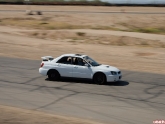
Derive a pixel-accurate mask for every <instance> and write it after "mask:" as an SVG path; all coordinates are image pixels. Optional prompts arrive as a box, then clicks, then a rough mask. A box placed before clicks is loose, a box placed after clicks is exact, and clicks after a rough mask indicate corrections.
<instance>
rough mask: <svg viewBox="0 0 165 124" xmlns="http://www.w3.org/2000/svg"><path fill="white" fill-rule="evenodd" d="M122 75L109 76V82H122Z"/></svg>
mask: <svg viewBox="0 0 165 124" xmlns="http://www.w3.org/2000/svg"><path fill="white" fill-rule="evenodd" d="M121 78H122V75H107V82H116V81H119V80H121Z"/></svg>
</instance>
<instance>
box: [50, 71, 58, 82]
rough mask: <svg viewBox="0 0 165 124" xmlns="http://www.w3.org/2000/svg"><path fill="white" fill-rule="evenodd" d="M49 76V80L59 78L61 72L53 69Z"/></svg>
mask: <svg viewBox="0 0 165 124" xmlns="http://www.w3.org/2000/svg"><path fill="white" fill-rule="evenodd" d="M48 78H49V80H59V79H60V74H59V73H58V72H57V71H54V70H52V71H50V72H49V73H48Z"/></svg>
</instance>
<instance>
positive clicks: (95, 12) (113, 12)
mask: <svg viewBox="0 0 165 124" xmlns="http://www.w3.org/2000/svg"><path fill="white" fill-rule="evenodd" d="M34 11H41V12H51V13H52V12H53V13H89V14H90V13H93V14H123V13H125V14H163V15H164V14H165V12H140V11H78V10H76V11H68V10H67V11H61V10H51V11H45V10H34ZM0 12H12V13H15V12H16V13H17V12H26V10H0Z"/></svg>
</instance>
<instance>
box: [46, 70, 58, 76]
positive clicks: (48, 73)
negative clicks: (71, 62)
mask: <svg viewBox="0 0 165 124" xmlns="http://www.w3.org/2000/svg"><path fill="white" fill-rule="evenodd" d="M52 71H56V72H58V73H59V71H58V70H57V69H49V70H48V72H47V75H48V74H49V73H50V72H52ZM59 75H60V76H61V74H60V73H59Z"/></svg>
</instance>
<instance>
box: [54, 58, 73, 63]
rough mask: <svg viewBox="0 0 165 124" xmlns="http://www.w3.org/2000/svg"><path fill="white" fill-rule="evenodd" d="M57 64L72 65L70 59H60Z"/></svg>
mask: <svg viewBox="0 0 165 124" xmlns="http://www.w3.org/2000/svg"><path fill="white" fill-rule="evenodd" d="M57 63H61V64H72V59H71V57H62V58H61V59H60V60H58V61H57Z"/></svg>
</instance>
